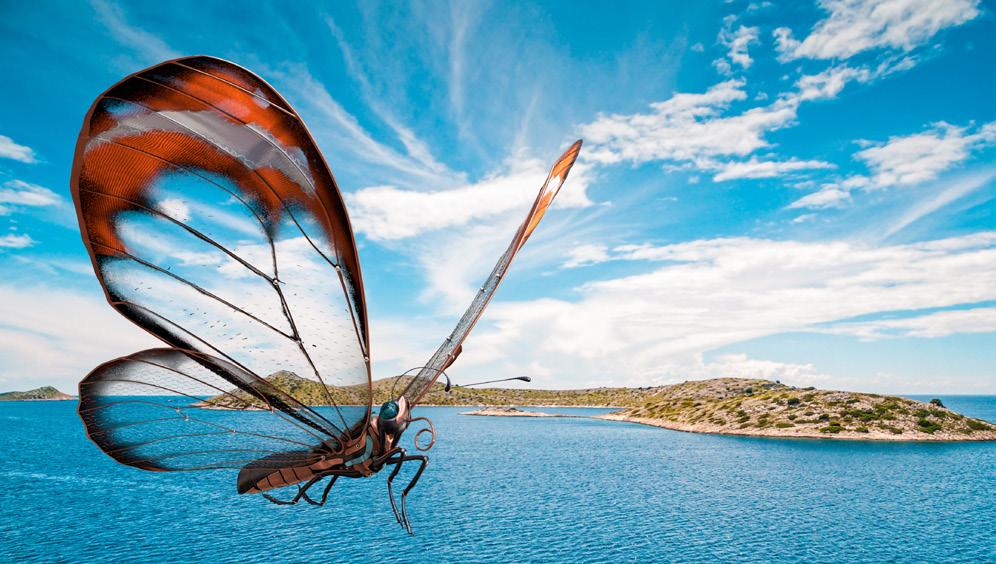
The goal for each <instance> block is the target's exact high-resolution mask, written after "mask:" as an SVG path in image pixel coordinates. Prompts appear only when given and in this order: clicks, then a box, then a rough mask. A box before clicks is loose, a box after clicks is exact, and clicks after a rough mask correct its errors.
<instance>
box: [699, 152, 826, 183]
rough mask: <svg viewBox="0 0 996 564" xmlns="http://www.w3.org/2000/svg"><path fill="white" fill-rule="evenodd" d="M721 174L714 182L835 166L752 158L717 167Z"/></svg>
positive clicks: (816, 162) (795, 160)
mask: <svg viewBox="0 0 996 564" xmlns="http://www.w3.org/2000/svg"><path fill="white" fill-rule="evenodd" d="M717 166H718V169H719V172H718V173H717V174H716V175H715V176H713V180H715V181H716V182H721V181H724V180H733V179H737V178H772V177H775V176H782V175H784V174H785V173H788V172H798V171H802V170H814V169H828V168H833V167H834V165H833V164H831V163H828V162H825V161H816V160H808V161H805V160H799V159H794V158H793V159H789V160H787V161H764V160H758V159H757V158H756V157H752V158H751V159H750V160H749V161H744V162H735V161H732V162H726V163H722V164H719V165H717Z"/></svg>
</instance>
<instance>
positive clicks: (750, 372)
mask: <svg viewBox="0 0 996 564" xmlns="http://www.w3.org/2000/svg"><path fill="white" fill-rule="evenodd" d="M695 368H698V370H695V372H697V373H694V374H691V375H690V379H704V378H763V379H765V380H778V381H781V382H784V383H786V384H792V385H796V386H807V385H814V384H819V383H824V382H826V381H827V380H829V379H830V376H829V375H827V374H823V373H821V372H819V371H818V370H817V369H816V367H815V366H814V365H812V364H795V363H788V362H776V361H772V360H759V359H755V358H750V357H748V356H747V355H746V354H743V353H732V354H724V355H720V356H717V357H716V358H715V359H714V360H712V361H711V362H708V363H702V364H700V365H699V366H697V367H696V366H693V367H692V369H693V370H694V369H695Z"/></svg>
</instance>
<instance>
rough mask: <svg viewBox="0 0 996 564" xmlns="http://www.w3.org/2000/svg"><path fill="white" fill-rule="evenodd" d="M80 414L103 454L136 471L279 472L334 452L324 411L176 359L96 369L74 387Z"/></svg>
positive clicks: (163, 354) (269, 385)
mask: <svg viewBox="0 0 996 564" xmlns="http://www.w3.org/2000/svg"><path fill="white" fill-rule="evenodd" d="M212 398H215V399H212ZM79 413H80V417H81V418H82V420H83V423H84V425H85V426H86V430H87V434H88V435H89V437H90V438H91V439H92V440H93V441H94V442H95V443H96V444H97V445H98V446H99V447H100V448H101V449H102V450H103V451H104V452H106V453H107V454H108V455H110V456H111V457H112V458H114V459H115V460H117V461H118V462H121V463H123V464H127V465H129V466H135V467H137V468H142V469H145V470H159V471H181V470H202V469H215V468H242V467H243V466H245V465H247V464H249V463H251V462H254V461H257V460H259V459H262V458H265V459H266V460H267V461H268V463H271V464H273V465H275V467H281V465H291V464H295V465H297V464H301V461H302V460H304V459H307V460H310V461H318V460H319V457H320V454H319V453H317V452H316V449H315V448H314V447H315V446H318V445H321V446H322V447H325V448H327V449H328V450H329V451H334V450H335V449H337V448H338V447H339V446H341V445H339V443H338V440H337V438H336V437H335V436H333V435H332V434H330V433H329V431H328V428H329V424H328V419H330V418H332V417H333V416H334V410H333V409H331V408H309V407H307V406H304V405H301V404H300V402H298V401H297V400H296V399H295V398H294V397H293V396H292V395H290V394H289V393H288V392H287V391H286V390H285V389H282V385H281V384H280V383H274V382H270V381H267V380H264V379H261V378H258V377H256V376H254V375H252V374H249V373H248V372H245V371H243V370H241V369H240V368H238V367H237V366H234V365H232V364H231V363H228V362H225V361H222V360H220V359H217V358H213V357H210V356H207V355H202V354H199V353H195V352H187V351H181V350H178V349H150V350H147V351H142V352H140V353H136V354H133V355H130V356H127V357H123V358H119V359H117V360H113V361H111V362H108V363H106V364H104V365H102V366H100V367H98V368H97V369H95V370H94V371H93V372H91V373H90V374H89V375H88V376H87V377H86V378H85V379H84V380H83V381H82V382H81V383H80V406H79ZM306 463H307V462H305V464H306Z"/></svg>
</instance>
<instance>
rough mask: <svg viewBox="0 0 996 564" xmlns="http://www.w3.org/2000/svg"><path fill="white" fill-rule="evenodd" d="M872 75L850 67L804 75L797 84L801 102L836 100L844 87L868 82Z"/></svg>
mask: <svg viewBox="0 0 996 564" xmlns="http://www.w3.org/2000/svg"><path fill="white" fill-rule="evenodd" d="M871 76H872V74H871V73H870V72H869V71H868V70H866V69H855V68H851V67H848V66H839V67H830V68H828V69H826V70H825V71H823V72H820V73H817V74H812V75H803V76H802V77H800V78H799V80H798V81H797V82H796V87H797V88H798V89H799V98H800V99H801V100H822V99H830V98H836V97H837V94H839V93H840V91H841V90H843V89H844V86H846V85H847V83H848V82H850V81H852V80H858V81H860V82H866V81H867V80H869V79H870V78H871Z"/></svg>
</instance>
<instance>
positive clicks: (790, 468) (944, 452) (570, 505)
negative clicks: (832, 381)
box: [0, 396, 996, 564]
mask: <svg viewBox="0 0 996 564" xmlns="http://www.w3.org/2000/svg"><path fill="white" fill-rule="evenodd" d="M940 397H941V399H942V401H943V402H944V403H945V405H947V406H948V407H950V408H952V409H954V410H956V411H959V412H961V413H965V414H967V415H971V416H974V417H980V418H983V419H987V420H989V421H996V396H940ZM918 399H929V396H928V397H926V398H918ZM463 411H467V408H445V407H430V408H419V409H417V410H416V414H417V415H422V416H426V417H429V418H431V419H432V420H433V421H434V422H435V425H436V429H437V431H438V441H437V443H436V445H435V447H434V448H433V449H432V450H431V451H430V452H429V455H430V458H431V462H430V464H429V466H428V469H427V470H426V472H425V474H424V475H423V476H422V478H421V481H420V482H419V484H418V486H417V487H416V488H415V489H414V490H413V491H412V493H411V495H410V496H409V504H408V507H409V514H410V517H411V520H412V523H413V526H414V532H415V535H414V536H409V535H408V534H407V533H406V532H405V531H404V530H402V529H401V527H399V526H398V525H397V523H396V522H395V519H394V516H393V514H392V512H391V507H390V504H389V502H388V498H387V488H386V473H381V474H380V475H377V476H374V477H371V478H366V479H358V480H345V479H344V480H340V481H339V482H338V483H336V485H335V487H334V488H333V489H332V493H331V495H330V498H331V502H330V503H329V505H326V506H325V507H320V508H318V507H312V506H310V505H297V506H286V507H285V506H276V505H272V504H270V503H268V502H266V501H264V500H263V499H261V498H260V497H259V496H252V495H241V496H240V495H237V494H236V492H235V478H234V475H233V474H232V472H231V471H211V472H201V473H152V472H144V471H141V470H136V469H133V468H129V467H125V466H121V465H119V464H117V463H115V462H114V461H113V460H111V459H110V458H108V457H107V456H105V455H104V454H102V453H101V452H100V451H99V450H98V449H97V447H96V446H94V445H93V444H92V443H90V441H88V440H87V438H86V437H85V435H84V433H83V427H82V425H81V424H80V421H79V419H78V418H77V415H76V402H74V401H64V402H4V403H0V480H2V488H0V561H3V562H18V563H20V562H240V563H242V562H306V561H307V562H374V563H380V562H640V563H641V564H646V563H655V562H996V443H971V442H965V443H936V444H931V443H881V442H871V441H834V440H809V439H773V438H748V437H732V436H715V435H702V434H691V433H682V432H677V431H669V430H665V429H659V428H653V427H646V426H641V425H637V424H630V423H619V422H609V421H602V420H595V419H589V418H509V417H470V416H464V415H461V414H460V413H461V412H463ZM544 411H557V412H559V413H563V414H567V415H592V414H598V413H604V412H606V411H608V410H597V409H557V410H550V409H545V410H544ZM414 469H415V467H414V465H412V466H411V467H410V468H409V467H406V468H405V471H404V472H403V473H402V475H401V476H399V478H398V479H397V480H398V482H396V483H402V484H403V483H406V482H407V476H410V475H411V474H412V472H413V471H414Z"/></svg>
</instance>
